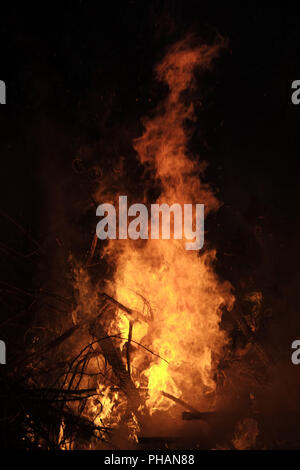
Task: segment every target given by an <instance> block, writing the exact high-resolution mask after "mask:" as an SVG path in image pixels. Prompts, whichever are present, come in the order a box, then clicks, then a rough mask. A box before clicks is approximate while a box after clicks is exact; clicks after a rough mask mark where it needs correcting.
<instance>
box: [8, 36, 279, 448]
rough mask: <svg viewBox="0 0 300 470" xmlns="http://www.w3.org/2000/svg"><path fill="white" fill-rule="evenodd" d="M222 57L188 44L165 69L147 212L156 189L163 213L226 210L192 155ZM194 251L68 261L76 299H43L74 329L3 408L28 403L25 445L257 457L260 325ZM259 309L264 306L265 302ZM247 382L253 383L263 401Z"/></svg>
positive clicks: (116, 247)
mask: <svg viewBox="0 0 300 470" xmlns="http://www.w3.org/2000/svg"><path fill="white" fill-rule="evenodd" d="M224 46H225V45H224V43H223V42H222V41H219V42H218V43H216V44H214V45H212V46H207V45H202V46H199V45H197V42H196V41H195V39H194V38H191V37H189V38H187V39H185V40H184V41H181V42H179V43H177V44H175V45H174V46H173V47H172V48H171V49H170V50H169V51H168V52H167V54H166V55H165V57H164V58H163V60H162V61H161V62H160V63H159V64H158V66H157V67H156V74H157V77H158V79H159V80H160V81H162V82H164V83H165V84H166V85H167V87H168V94H167V97H166V99H165V100H164V101H163V102H162V103H161V104H160V105H159V106H158V108H157V110H156V111H155V112H154V114H153V116H151V117H149V118H147V119H145V120H144V133H143V135H142V136H141V137H140V138H138V139H136V140H135V142H134V148H135V150H136V152H137V157H138V160H139V163H140V164H141V165H143V166H144V169H145V193H144V195H143V198H144V201H143V202H144V203H148V202H153V200H149V198H150V196H149V190H150V189H151V188H149V187H148V186H147V181H150V180H151V184H154V185H156V186H157V188H159V196H158V197H156V198H155V197H154V201H155V202H156V203H158V204H162V203H167V204H170V205H171V204H173V203H174V202H176V203H180V204H195V203H198V202H201V203H203V204H204V206H205V215H206V216H207V214H208V213H210V212H212V211H216V210H217V209H218V208H219V207H220V202H219V201H218V199H217V198H216V196H215V194H214V192H213V191H212V189H211V188H210V187H209V185H208V184H207V183H203V182H202V179H201V178H202V175H203V173H204V170H205V165H204V164H199V158H198V157H197V156H194V155H191V154H190V152H189V150H188V141H189V132H188V123H192V122H193V121H194V120H195V110H194V105H193V102H192V96H193V89H194V87H195V85H196V81H195V77H194V74H195V71H197V73H200V74H201V73H204V71H207V70H208V69H210V68H211V66H212V62H213V60H214V59H216V58H217V56H218V55H219V53H220V51H221V50H222V48H223V47H224ZM149 175H151V178H150V176H149ZM128 192H129V191H128ZM119 195H120V194H116V193H115V192H114V193H112V192H111V191H110V190H109V187H107V185H105V181H104V180H101V181H100V182H99V185H98V187H97V188H96V190H95V192H94V194H93V200H94V202H95V203H96V204H98V203H101V202H103V201H109V202H110V203H112V204H114V203H115V202H116V201H117V199H118V197H119ZM152 199H153V196H152ZM184 244H185V240H179V239H170V240H118V241H114V240H109V242H107V243H105V244H102V245H101V246H99V245H100V243H99V241H98V240H97V238H96V237H94V239H93V242H92V246H91V248H90V251H89V254H88V259H87V261H85V262H79V261H78V260H77V259H76V257H75V256H69V259H68V263H69V268H70V273H71V277H70V279H71V281H70V280H69V281H68V282H69V283H70V284H71V285H72V292H71V293H70V292H69V295H67V296H65V295H63V294H56V293H53V292H50V291H46V290H43V292H42V295H43V296H44V297H49V298H51V299H52V301H53V302H54V303H55V308H57V309H62V310H61V311H63V312H64V313H63V315H64V321H63V323H62V324H63V325H64V327H62V324H61V325H60V330H61V331H60V333H59V334H56V335H52V338H51V339H49V336H50V335H48V337H47V338H46V340H44V341H43V345H42V346H36V347H33V348H32V351H31V352H30V353H29V354H27V355H24V357H21V358H20V357H18V358H16V359H15V361H14V362H12V363H10V364H9V365H8V367H7V369H6V371H5V376H4V375H3V374H4V373H3V374H2V375H1V381H2V384H3V387H2V390H4V391H3V397H2V400H4V401H5V403H6V404H8V403H10V402H12V401H13V402H15V403H18V404H19V406H17V410H12V414H11V416H10V418H9V419H11V420H14V419H16V420H17V416H18V413H20V414H21V415H22V420H23V421H22V422H23V423H24V424H23V426H22V429H23V432H24V436H23V438H24V446H25V447H27V448H39V447H42V448H49V449H78V448H92V449H103V448H112V449H118V448H119V449H120V448H121V449H122V448H123V449H124V448H165V447H168V448H179V449H180V448H186V447H188V448H218V447H219V448H237V449H241V448H253V447H255V445H256V438H257V436H258V435H259V428H258V424H257V419H258V418H257V412H256V410H255V409H254V402H255V394H254V391H255V387H256V385H253V384H256V383H258V385H257V387H261V386H263V385H262V384H264V381H265V378H264V376H265V373H266V369H267V368H269V367H270V360H269V359H268V357H267V354H266V353H265V351H264V350H263V348H262V346H261V345H260V344H259V342H258V341H257V340H256V336H255V318H254V317H255V316H253V315H252V317H251V315H248V317H247V315H246V314H245V310H244V308H245V306H244V305H242V304H240V303H238V302H237V301H236V299H235V297H234V294H233V287H232V286H231V285H230V283H229V282H226V281H221V280H220V279H219V278H218V276H217V274H216V272H215V269H214V264H215V260H216V251H215V250H214V249H213V248H212V247H210V246H209V244H208V243H207V245H206V247H205V250H204V251H203V252H202V251H201V252H200V255H199V253H198V252H195V251H187V250H186V249H185V247H184ZM96 256H99V258H100V257H101V259H104V260H105V262H106V263H108V264H111V266H114V271H113V273H112V274H111V275H110V276H109V277H108V278H107V279H104V280H103V279H102V278H101V281H99V280H98V281H96V282H95V280H94V279H93V277H92V276H91V275H90V272H89V267H90V266H91V265H92V262H93V260H94V259H95V257H96ZM61 283H62V281H61ZM63 290H64V289H63V287H62V288H61V291H62V292H63ZM251 302H252V305H255V306H256V307H257V308H259V296H256V298H253V299H252V300H251ZM247 313H248V312H247ZM66 325H68V326H66ZM34 327H36V328H38V327H41V325H34ZM56 331H57V329H56ZM237 332H238V333H237ZM237 334H238V335H239V343H238V342H235V338H236V336H237ZM241 337H242V338H243V339H242V340H241V339H240V338H241ZM250 349H251V354H252V356H251V357H252V359H251V360H252V364H247V361H244V360H243V357H244V356H245V355H246V354H247V353H249V350H250ZM253 363H255V367H254V366H253ZM235 366H236V367H235ZM254 369H255V373H254V372H253V371H254ZM16 371H18V372H19V374H20V372H21V376H22V380H19V381H18V383H16V382H14V381H13V380H12V377H13V375H14V374H15V373H16ZM233 382H234V385H233ZM237 383H239V387H237V388H236V389H235V391H234V392H233V388H234V387H236V384H237ZM242 383H245V384H248V385H249V383H251V384H252V385H251V387H252V388H251V390H253V393H252V394H249V389H247V387H246V386H245V387H244V388H243V386H241V384H242ZM236 390H238V392H237V391H236ZM8 409H10V406H8ZM15 411H16V412H17V414H16V415H14V412H15Z"/></svg>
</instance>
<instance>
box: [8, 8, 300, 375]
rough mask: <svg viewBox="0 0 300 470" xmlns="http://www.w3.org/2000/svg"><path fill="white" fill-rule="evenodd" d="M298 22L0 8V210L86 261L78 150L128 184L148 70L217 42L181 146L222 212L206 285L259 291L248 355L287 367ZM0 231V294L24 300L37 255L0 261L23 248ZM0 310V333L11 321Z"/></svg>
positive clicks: (205, 11)
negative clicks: (257, 320) (260, 350)
mask: <svg viewBox="0 0 300 470" xmlns="http://www.w3.org/2000/svg"><path fill="white" fill-rule="evenodd" d="M299 21H300V20H299V15H298V14H297V11H295V9H292V8H289V7H288V6H286V5H285V4H284V3H272V4H271V5H270V6H261V4H260V3H259V2H248V3H243V4H236V5H229V4H228V2H226V4H223V5H220V4H219V3H215V4H212V3H211V2H203V1H194V0H188V1H176V0H173V1H171V0H169V1H148V2H138V1H120V2H116V1H111V2H109V3H108V2H101V3H100V2H97V3H96V2H85V1H81V2H80V1H72V2H70V1H66V2H63V3H61V4H55V3H52V2H51V3H50V2H44V3H43V4H38V3H36V4H34V3H26V4H25V3H24V4H23V3H22V4H21V3H20V4H17V3H10V4H9V5H8V4H7V5H6V6H5V7H4V6H3V5H2V6H1V18H0V33H1V36H0V37H1V42H0V79H2V80H5V82H6V86H7V104H6V105H5V106H1V108H0V145H1V184H0V200H1V203H0V207H1V210H2V211H3V212H4V213H5V214H6V215H9V216H11V217H13V218H14V220H17V221H18V222H19V223H20V224H22V226H23V227H24V228H25V230H26V231H28V232H29V233H30V234H31V235H32V236H33V237H34V238H35V239H36V240H38V241H39V243H41V244H43V243H44V241H45V239H47V240H49V239H50V240H51V239H55V238H56V237H57V236H59V237H61V238H63V239H64V242H65V243H66V244H67V246H68V248H70V249H71V248H72V246H74V243H75V245H76V247H77V249H78V250H79V248H83V247H85V249H87V248H88V240H89V239H90V238H89V237H90V233H86V234H85V229H84V227H82V224H80V222H81V221H80V216H79V215H76V214H77V212H76V211H77V209H78V207H79V206H80V202H79V201H80V199H81V198H82V197H83V198H84V197H87V194H86V191H87V189H86V186H84V185H83V186H84V187H82V186H80V181H79V179H78V176H76V174H75V173H74V172H72V162H73V160H74V158H76V157H77V156H78V155H79V154H80V149H81V148H87V147H88V148H91V149H92V150H91V154H92V156H91V157H90V158H91V161H94V160H95V159H96V160H97V161H98V162H99V164H100V166H101V165H103V168H104V169H106V170H108V169H109V168H111V167H113V165H114V164H115V162H116V161H117V160H118V158H119V157H120V155H125V156H126V159H127V162H128V164H127V168H128V175H129V176H128V178H130V175H135V174H139V169H138V168H136V167H135V154H134V151H133V149H132V140H133V139H134V138H135V137H137V136H139V135H141V132H142V125H141V123H140V119H141V117H142V116H143V115H147V114H148V113H150V112H151V111H152V109H154V108H155V105H156V104H157V103H158V102H159V100H160V99H161V97H162V96H163V95H164V92H165V90H164V89H163V87H162V86H161V85H159V84H157V83H156V82H155V80H154V77H153V68H154V65H155V63H156V62H157V61H158V60H160V59H161V58H162V56H163V54H164V52H165V51H166V48H167V47H168V45H170V44H172V43H173V42H175V41H176V40H178V39H181V38H182V37H184V35H185V34H186V33H188V32H194V33H196V34H197V35H198V36H199V40H204V41H208V42H211V41H212V40H213V39H214V38H215V37H216V36H217V35H218V34H220V35H222V36H223V37H225V38H226V39H228V41H229V48H228V50H227V51H225V52H224V53H223V54H222V56H221V57H220V59H219V60H218V61H217V62H216V65H215V68H214V70H213V72H212V73H211V74H210V78H209V79H208V78H207V84H206V88H205V90H201V89H199V97H200V96H201V97H202V96H203V95H204V105H205V106H204V110H203V111H201V114H200V116H199V118H200V119H199V121H198V123H197V126H196V129H195V132H194V135H193V138H192V142H191V146H192V148H193V149H195V150H196V152H197V153H199V154H200V158H204V159H205V160H207V161H208V162H209V167H208V171H207V174H206V178H207V180H208V181H209V182H210V183H211V184H212V186H213V187H214V188H215V191H216V192H217V194H218V197H219V198H220V200H221V201H223V203H224V205H223V207H222V208H221V209H220V211H219V212H218V214H215V215H213V216H211V217H210V219H209V220H208V222H207V223H208V225H207V227H208V235H207V237H208V241H209V243H211V244H213V245H215V246H217V248H218V253H219V254H218V266H217V269H218V271H219V274H220V276H222V277H224V278H225V279H228V280H230V281H231V282H232V284H233V286H234V287H235V289H236V290H237V292H239V291H243V290H245V289H249V290H251V289H252V290H259V291H262V293H263V299H264V301H263V302H264V303H263V311H264V312H268V313H266V314H265V327H264V328H263V329H262V331H261V333H260V334H261V341H262V342H263V343H264V344H265V346H266V348H267V349H268V351H269V353H270V354H271V355H272V356H273V357H275V358H276V359H277V360H279V361H283V362H285V363H287V364H289V363H290V355H291V349H290V345H291V342H292V340H294V339H296V338H297V335H298V336H299V335H300V322H299V321H298V319H299V307H300V299H299V268H298V266H299V261H300V260H299V249H298V243H299V242H298V240H299V192H298V155H299V150H300V144H299V138H298V129H299V123H300V106H299V107H297V106H294V105H292V103H291V83H292V81H293V80H296V79H300V59H299V57H300V56H299V52H300V51H299V46H300V27H299ZM196 98H197V97H196ZM95 154H97V157H95ZM49 199H51V201H52V203H51V205H49V203H48V201H49ZM55 201H56V205H55V203H54V202H55ZM50 207H51V209H52V210H53V214H49V210H50V209H49V208H50ZM0 220H1V238H0V240H1V247H2V248H1V250H2V252H3V253H2V254H1V259H2V263H1V264H2V267H1V281H5V282H12V283H14V285H18V286H19V287H22V288H30V286H32V285H34V284H35V283H36V282H40V278H39V276H43V275H44V276H46V275H47V269H48V268H47V266H45V267H44V268H43V269H44V271H43V269H42V274H41V267H40V258H39V256H38V255H37V256H33V257H30V262H28V263H27V262H25V263H24V260H21V261H20V260H19V257H18V256H16V255H15V254H13V253H12V252H11V251H10V252H9V253H8V252H7V245H9V247H10V248H12V249H13V250H16V251H17V252H21V253H27V252H30V250H32V246H30V244H29V245H28V240H27V237H25V236H24V234H23V233H20V231H19V230H16V227H14V226H13V225H12V224H11V223H10V222H9V221H8V219H7V217H6V216H3V215H2V217H1V219H0ZM69 225H72V227H73V228H74V226H76V225H77V226H79V225H80V226H81V228H80V229H78V230H80V236H79V235H78V234H77V235H75V234H74V230H73V231H71V233H70V234H69V235H68V236H66V233H67V229H66V227H68V226H69ZM79 239H80V240H79ZM2 245H5V248H3V246H2ZM46 247H47V245H46ZM37 272H39V275H38V279H37ZM6 304H7V299H6V300H5V302H4V307H3V312H2V314H1V313H0V318H1V315H2V317H3V319H6V318H7V316H9V315H13V314H14V308H15V307H14V306H13V307H11V308H9V307H7V305H6ZM24 321H25V322H26V320H24ZM3 331H4V330H3ZM4 334H5V335H8V337H7V338H6V337H3V339H5V340H6V341H7V342H8V343H9V344H11V345H12V346H11V348H13V341H14V340H16V338H17V337H18V341H19V336H20V335H21V336H22V334H21V333H20V331H19V330H18V329H15V330H14V331H11V330H5V332H4ZM2 336H3V334H1V330H0V337H2ZM299 370H300V369H299ZM293 373H294V374H295V375H298V370H297V368H295V367H294V369H293Z"/></svg>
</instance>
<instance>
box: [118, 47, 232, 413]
mask: <svg viewBox="0 0 300 470" xmlns="http://www.w3.org/2000/svg"><path fill="white" fill-rule="evenodd" d="M190 43H191V39H190V38H188V39H185V40H184V41H181V42H179V43H177V44H175V46H173V47H172V48H171V49H170V50H169V52H168V53H167V55H166V56H165V58H164V59H163V61H162V62H161V63H159V64H158V66H157V68H156V73H157V77H158V79H159V80H162V81H164V82H166V83H167V85H168V88H169V93H168V96H167V98H166V99H165V101H164V102H163V103H162V104H161V105H160V106H159V107H158V110H157V113H156V115H155V116H154V117H153V118H151V119H145V121H144V125H145V131H144V133H143V135H142V136H141V137H140V138H138V139H137V140H136V141H135V144H134V147H135V150H136V151H137V154H138V158H139V160H140V161H141V163H143V164H145V165H148V167H149V168H150V169H151V170H152V172H154V175H155V177H156V180H157V181H159V183H160V185H161V188H162V191H161V194H160V197H159V198H158V200H157V201H156V202H157V203H160V204H161V203H168V204H173V203H175V202H178V203H181V204H185V203H204V204H205V212H206V215H207V213H208V212H209V211H211V210H216V209H218V207H219V202H218V200H217V198H216V197H215V195H214V194H213V192H212V190H211V189H210V188H209V186H208V185H206V184H203V183H202V182H201V180H200V178H199V171H200V172H201V167H202V166H201V165H199V163H197V161H196V160H195V159H194V158H193V157H190V156H189V152H188V140H189V136H188V133H187V131H186V129H185V125H184V123H185V120H186V119H187V118H188V119H190V120H191V119H195V115H194V108H193V105H192V104H191V103H189V102H188V96H187V95H188V93H187V92H190V91H191V89H192V88H193V87H194V84H195V83H194V71H195V68H196V67H199V68H202V69H203V68H204V69H205V68H208V67H209V66H210V65H211V63H212V60H213V59H214V58H215V57H217V55H218V53H219V51H220V47H221V46H222V45H221V44H219V45H214V46H207V45H204V46H200V47H199V46H196V47H192V46H191V45H190ZM112 243H122V242H115V241H114V242H112ZM110 248H112V246H111V247H110ZM215 255H216V253H215V251H213V250H211V251H206V252H204V253H201V255H200V256H199V255H198V253H197V252H192V251H186V250H185V248H184V242H183V240H148V241H147V242H145V243H143V244H142V245H140V244H138V243H137V242H132V241H129V240H127V241H126V242H124V243H122V249H121V250H120V251H118V253H117V255H116V256H117V269H116V273H115V276H114V289H115V292H116V298H117V300H118V301H119V302H121V303H122V304H124V305H126V306H128V307H130V308H131V309H132V310H134V311H135V312H139V313H136V314H135V315H134V318H130V320H131V321H133V332H132V339H133V340H134V341H136V342H137V343H142V344H143V345H145V346H146V347H147V348H149V349H151V350H153V351H154V352H155V353H157V354H158V355H159V356H160V357H161V358H164V359H165V360H162V359H160V358H159V357H157V356H150V357H147V358H145V351H143V350H141V349H139V348H136V349H135V351H134V353H133V354H132V356H133V357H132V377H133V379H134V380H135V383H136V385H137V386H141V385H143V386H145V387H146V388H147V390H148V399H147V402H146V403H147V406H148V407H149V410H150V412H153V411H154V410H155V409H168V408H170V407H171V406H172V405H173V402H172V401H170V400H168V399H166V398H165V397H164V396H163V395H162V394H161V392H162V391H166V392H168V393H171V394H173V395H176V396H177V397H180V396H184V397H186V398H187V399H190V400H192V401H193V402H195V400H196V401H198V403H200V402H201V399H202V397H203V396H204V395H205V394H206V393H208V392H211V391H213V390H214V389H215V382H214V379H213V374H214V371H215V366H216V364H217V361H218V359H219V358H220V355H221V354H222V349H223V347H224V345H225V344H226V341H227V339H226V335H225V333H224V332H223V331H221V330H220V328H219V323H220V319H221V314H220V306H221V304H226V305H227V306H228V307H230V306H231V305H232V303H233V296H232V294H231V289H230V285H229V283H221V282H220V281H219V280H218V279H217V277H216V275H215V273H214V270H213V262H214V259H215ZM145 299H146V301H147V303H145ZM117 327H118V329H119V330H120V331H121V332H122V334H123V336H124V337H126V335H127V334H128V328H129V317H128V316H127V314H124V311H121V310H119V311H118V314H117Z"/></svg>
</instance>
